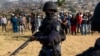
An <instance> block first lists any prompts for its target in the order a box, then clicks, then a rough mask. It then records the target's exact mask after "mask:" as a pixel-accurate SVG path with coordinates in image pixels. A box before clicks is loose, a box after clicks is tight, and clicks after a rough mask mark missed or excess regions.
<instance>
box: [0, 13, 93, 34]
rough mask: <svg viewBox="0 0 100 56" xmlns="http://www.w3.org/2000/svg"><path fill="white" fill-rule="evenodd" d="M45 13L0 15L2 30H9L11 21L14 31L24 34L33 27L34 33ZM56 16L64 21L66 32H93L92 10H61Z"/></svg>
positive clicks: (63, 25) (63, 26)
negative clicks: (71, 11)
mask: <svg viewBox="0 0 100 56" xmlns="http://www.w3.org/2000/svg"><path fill="white" fill-rule="evenodd" d="M43 17H44V15H42V14H37V15H36V14H35V13H30V15H25V14H19V15H16V14H12V15H11V18H10V20H8V18H7V17H6V16H5V15H3V16H1V17H0V25H1V26H2V32H7V28H6V26H7V22H8V21H10V22H11V25H12V30H13V32H15V33H16V32H19V33H20V34H23V33H24V31H25V29H29V30H30V29H31V31H32V33H33V32H34V31H38V28H39V26H40V25H41V21H42V20H43ZM55 17H56V18H58V20H59V21H60V22H61V23H62V28H63V30H64V31H65V32H66V34H72V35H77V33H81V34H82V35H87V34H90V33H92V31H91V17H92V13H91V12H84V13H81V12H78V13H69V12H59V13H57V14H55Z"/></svg>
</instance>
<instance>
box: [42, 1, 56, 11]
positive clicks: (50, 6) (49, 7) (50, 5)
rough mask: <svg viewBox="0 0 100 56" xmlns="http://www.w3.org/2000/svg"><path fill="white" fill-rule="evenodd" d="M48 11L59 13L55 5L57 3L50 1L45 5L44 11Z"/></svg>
mask: <svg viewBox="0 0 100 56" xmlns="http://www.w3.org/2000/svg"><path fill="white" fill-rule="evenodd" d="M46 10H52V11H54V12H57V5H56V4H55V2H52V1H48V2H46V3H45V4H44V7H43V11H46Z"/></svg>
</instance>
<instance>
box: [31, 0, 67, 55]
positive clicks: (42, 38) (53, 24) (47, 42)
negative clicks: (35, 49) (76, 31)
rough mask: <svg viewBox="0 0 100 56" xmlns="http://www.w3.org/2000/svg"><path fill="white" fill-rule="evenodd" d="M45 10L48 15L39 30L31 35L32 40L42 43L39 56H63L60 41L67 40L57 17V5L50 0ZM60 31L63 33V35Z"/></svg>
mask: <svg viewBox="0 0 100 56" xmlns="http://www.w3.org/2000/svg"><path fill="white" fill-rule="evenodd" d="M43 11H44V12H45V14H46V17H45V18H44V19H43V21H42V25H41V26H40V27H39V31H38V32H36V33H35V34H34V35H33V36H31V37H30V41H33V40H37V41H39V42H40V43H41V44H42V49H41V51H40V53H39V56H61V46H60V43H61V42H62V41H64V40H65V34H64V32H63V31H61V23H60V22H59V20H58V19H57V18H55V13H56V12H57V5H56V4H55V3H54V2H52V1H48V2H46V3H45V4H44V7H43ZM60 33H61V34H63V35H62V36H61V34H60Z"/></svg>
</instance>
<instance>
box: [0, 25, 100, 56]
mask: <svg viewBox="0 0 100 56" xmlns="http://www.w3.org/2000/svg"><path fill="white" fill-rule="evenodd" d="M8 29H10V27H8ZM0 30H1V27H0ZM30 35H31V32H30V31H26V32H25V34H24V36H18V34H14V33H12V31H9V32H7V33H2V32H1V31H0V56H9V52H10V53H11V52H13V51H14V50H15V49H16V48H17V47H19V46H20V45H21V44H22V43H23V42H25V40H27V39H28V36H30ZM99 35H100V34H98V33H95V34H93V35H92V34H90V35H86V36H82V35H77V36H75V35H74V36H72V35H67V39H66V41H64V42H63V43H62V56H75V55H76V54H78V53H81V52H82V51H84V50H86V49H88V48H89V47H91V46H93V45H94V43H95V40H96V39H97V38H98V37H99ZM40 48H41V44H40V43H39V42H36V41H34V42H31V43H29V45H28V46H27V47H25V48H24V49H23V50H21V51H20V52H19V53H18V54H17V56H38V53H39V50H40Z"/></svg>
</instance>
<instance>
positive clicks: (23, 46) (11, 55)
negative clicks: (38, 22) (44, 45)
mask: <svg viewBox="0 0 100 56" xmlns="http://www.w3.org/2000/svg"><path fill="white" fill-rule="evenodd" d="M29 42H30V41H29V39H28V40H26V41H25V42H24V43H23V44H22V45H20V46H19V47H18V48H17V49H16V50H15V51H14V52H12V53H11V54H10V56H15V55H16V54H17V53H18V52H19V51H20V50H21V49H23V48H25V47H26V46H27V45H28V44H29Z"/></svg>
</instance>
